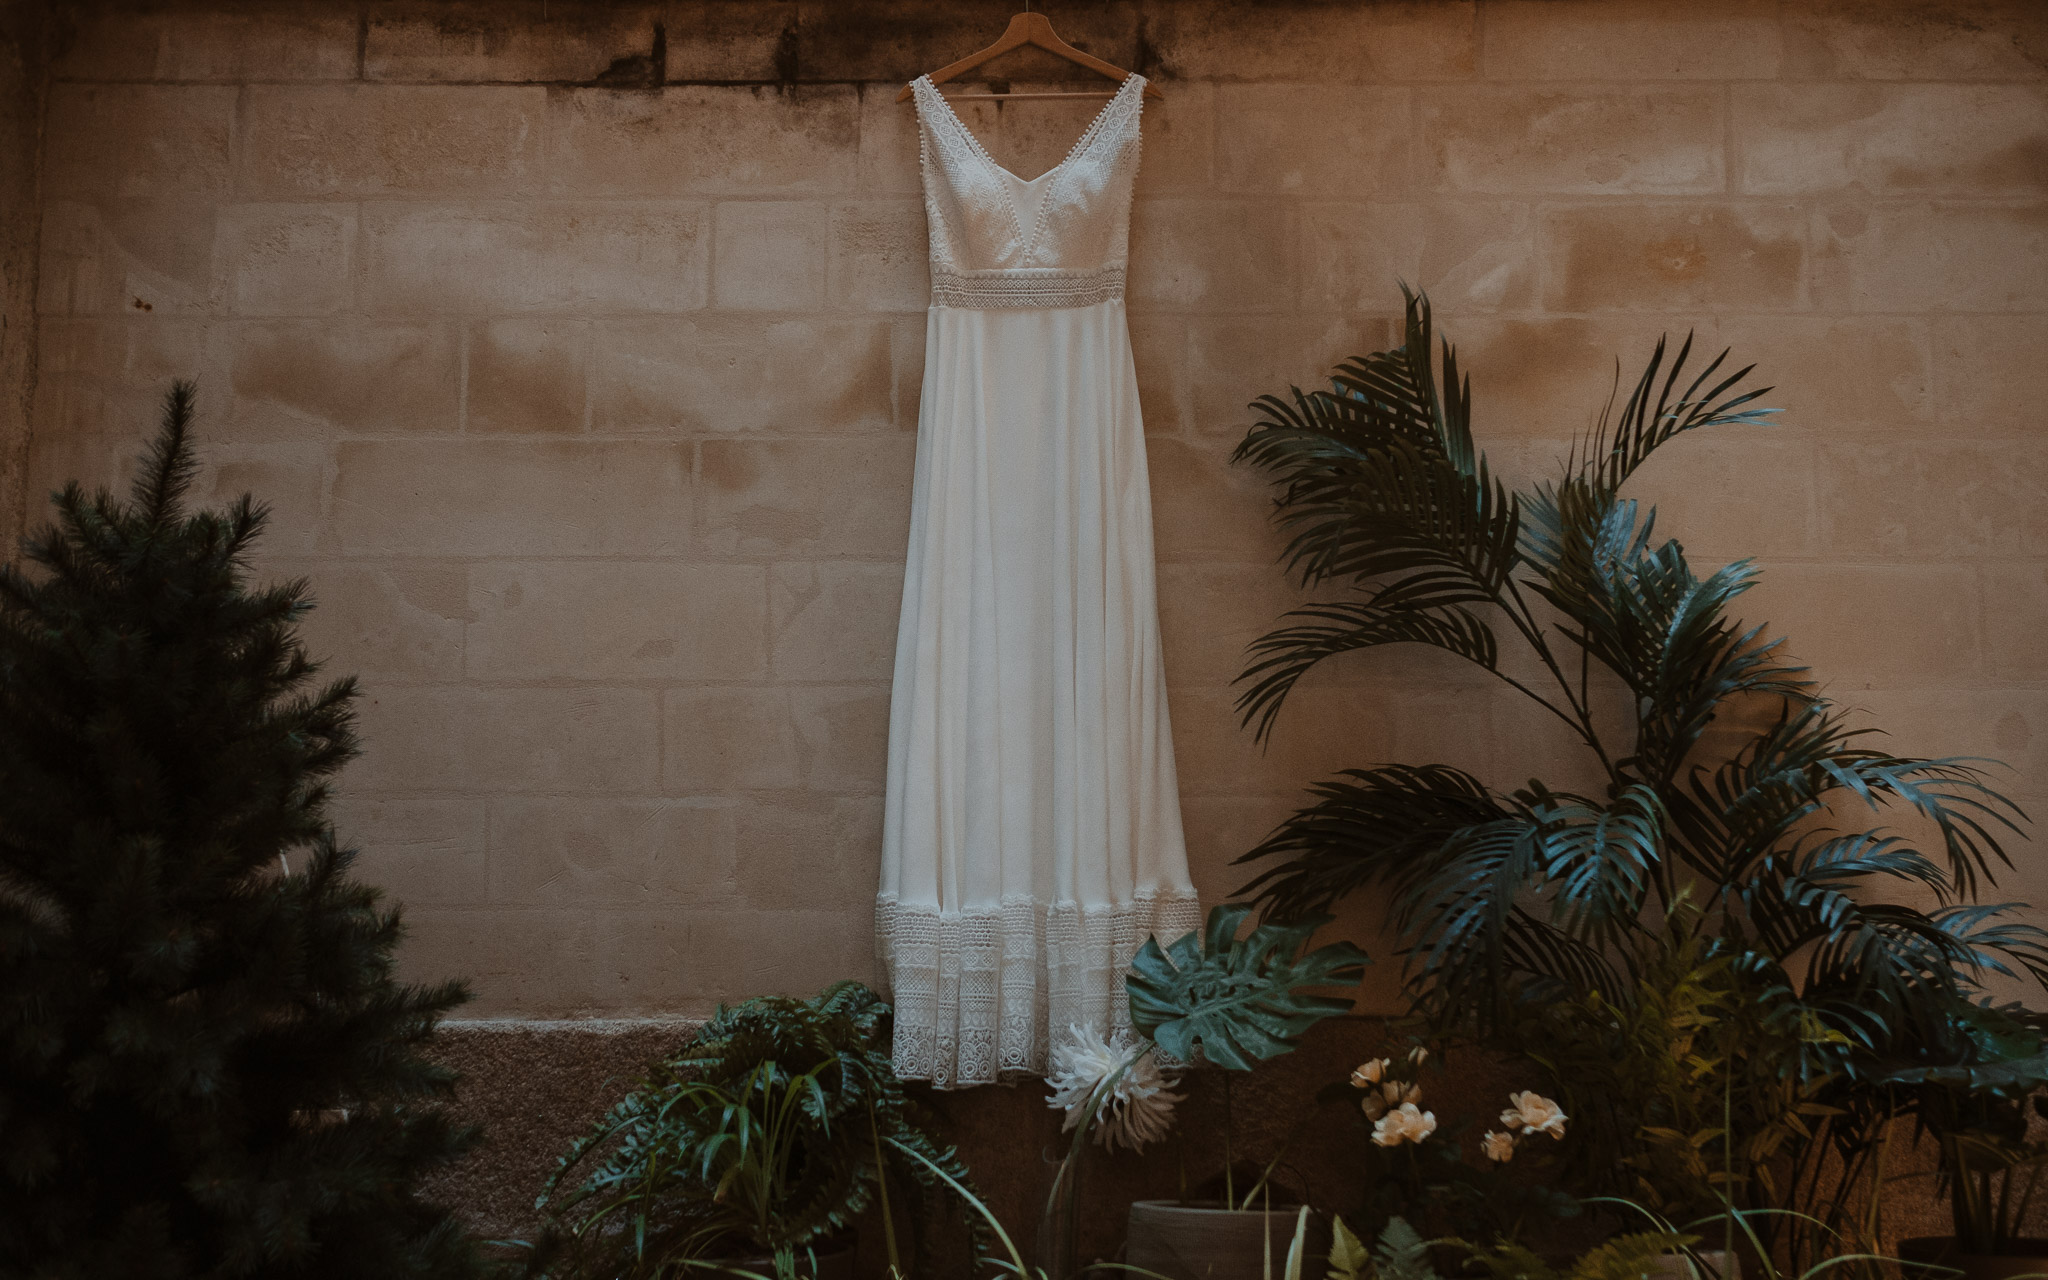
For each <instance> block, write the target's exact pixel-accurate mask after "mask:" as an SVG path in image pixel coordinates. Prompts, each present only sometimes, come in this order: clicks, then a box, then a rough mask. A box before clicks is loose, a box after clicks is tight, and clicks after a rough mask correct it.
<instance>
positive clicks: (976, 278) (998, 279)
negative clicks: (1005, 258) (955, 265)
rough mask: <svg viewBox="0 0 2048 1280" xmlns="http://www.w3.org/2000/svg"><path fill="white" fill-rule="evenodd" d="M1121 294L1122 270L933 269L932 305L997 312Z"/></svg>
mask: <svg viewBox="0 0 2048 1280" xmlns="http://www.w3.org/2000/svg"><path fill="white" fill-rule="evenodd" d="M1123 296H1124V269H1123V268H1122V267H1104V268H1102V269H1101V270H1099V271H1060V272H1052V271H1048V272H1044V273H1042V274H1037V275H1024V274H1021V273H1020V272H1018V271H1015V270H1006V271H1002V272H989V273H987V274H980V273H975V274H967V273H962V272H955V271H945V270H938V269H935V270H933V272H932V305H933V306H935V307H970V308H973V309H976V310H981V311H1000V310H1004V309H1007V308H1011V307H1092V306H1094V305H1095V304H1096V303H1098V302H1109V301H1111V300H1113V299H1117V298H1121V297H1123Z"/></svg>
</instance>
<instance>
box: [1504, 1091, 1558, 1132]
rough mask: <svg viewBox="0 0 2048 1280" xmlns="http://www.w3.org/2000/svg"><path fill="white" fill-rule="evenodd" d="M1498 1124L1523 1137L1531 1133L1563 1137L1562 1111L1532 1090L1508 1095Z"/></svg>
mask: <svg viewBox="0 0 2048 1280" xmlns="http://www.w3.org/2000/svg"><path fill="white" fill-rule="evenodd" d="M1500 1122H1501V1123H1502V1124H1504V1125H1506V1126H1507V1127H1508V1128H1510V1129H1513V1130H1517V1131H1519V1132H1520V1133H1522V1134H1524V1135H1525V1136H1526V1135H1528V1134H1531V1133H1547V1134H1549V1135H1550V1136H1551V1137H1553V1138H1562V1137H1563V1136H1564V1122H1565V1114H1564V1109H1563V1108H1562V1107H1559V1106H1558V1105H1557V1104H1556V1103H1555V1102H1553V1101H1551V1100H1550V1099H1549V1098H1546V1097H1544V1096H1543V1095H1542V1094H1540V1093H1537V1092H1536V1091H1535V1090H1533V1089H1524V1090H1522V1091H1521V1092H1520V1093H1511V1094H1509V1095H1508V1109H1507V1110H1506V1111H1503V1112H1501V1113H1500Z"/></svg>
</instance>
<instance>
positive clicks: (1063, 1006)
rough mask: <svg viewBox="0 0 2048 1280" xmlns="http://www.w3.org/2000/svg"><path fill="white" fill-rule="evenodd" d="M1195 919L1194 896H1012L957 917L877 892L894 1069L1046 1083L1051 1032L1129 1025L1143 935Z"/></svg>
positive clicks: (1164, 939) (911, 1075) (1164, 935)
mask: <svg viewBox="0 0 2048 1280" xmlns="http://www.w3.org/2000/svg"><path fill="white" fill-rule="evenodd" d="M1201 923H1202V912H1201V907H1200V904H1198V903H1197V902H1196V900H1195V898H1194V895H1192V894H1187V895H1180V894H1158V895H1154V896H1144V895H1140V896H1139V897H1138V898H1137V899H1136V900H1135V901H1133V902H1130V903H1127V904H1124V905H1120V906H1084V905H1082V904H1080V903H1075V902H1061V903H1042V902H1036V901H1033V900H1032V899H1030V898H1023V897H1017V898H1005V899H1004V900H1003V903H1002V906H1001V907H1000V908H990V909H981V910H967V911H957V912H947V911H940V910H938V909H937V908H934V907H926V906H919V905H914V904H899V903H898V902H896V901H895V900H894V899H892V898H890V897H889V896H887V895H883V896H881V897H879V898H877V899H876V902H875V947H876V951H877V954H878V955H880V957H881V960H882V965H883V968H884V971H885V972H887V973H888V974H889V977H890V982H891V986H892V988H893V991H892V994H891V1000H892V1001H893V1002H894V1004H895V1006H896V1073H897V1074H898V1075H900V1076H902V1077H903V1078H905V1079H906V1080H930V1081H932V1082H933V1083H934V1084H935V1085H937V1086H938V1087H939V1088H941V1089H956V1088H960V1087H962V1086H966V1085H975V1084H992V1083H994V1082H995V1081H997V1080H1000V1079H1002V1078H1004V1077H1006V1076H1012V1077H1014V1076H1026V1075H1030V1076H1043V1075H1044V1074H1045V1072H1046V1069H1047V1065H1048V1056H1049V1052H1050V1049H1051V1046H1050V1044H1049V1043H1048V1042H1047V1041H1048V1032H1049V1030H1050V1031H1051V1032H1053V1033H1058V1032H1064V1031H1065V1030H1066V1028H1067V1027H1068V1026H1069V1025H1070V1024H1072V1025H1079V1026H1093V1027H1095V1028H1097V1029H1098V1030H1101V1031H1102V1032H1103V1033H1104V1034H1112V1033H1114V1032H1115V1031H1117V1030H1119V1029H1123V1028H1127V1027H1129V1026H1130V1024H1131V1013H1130V1006H1129V1004H1128V1002H1127V1001H1126V1000H1125V998H1124V970H1125V969H1126V968H1127V967H1128V966H1129V965H1130V961H1131V957H1132V956H1134V955H1136V954H1137V951H1138V948H1139V947H1141V946H1143V945H1144V944H1145V939H1146V938H1147V937H1152V936H1157V937H1158V939H1159V941H1160V944H1161V945H1166V944H1168V943H1171V942H1173V941H1174V940H1176V939H1178V938H1179V937H1181V935H1183V934H1186V933H1188V932H1190V931H1192V930H1195V929H1199V928H1200V927H1201Z"/></svg>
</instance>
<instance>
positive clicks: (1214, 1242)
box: [1124, 1200, 1330, 1280]
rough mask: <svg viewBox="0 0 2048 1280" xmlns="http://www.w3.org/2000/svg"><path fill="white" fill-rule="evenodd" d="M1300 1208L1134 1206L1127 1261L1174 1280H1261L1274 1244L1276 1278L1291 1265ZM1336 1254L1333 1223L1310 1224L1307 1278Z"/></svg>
mask: <svg viewBox="0 0 2048 1280" xmlns="http://www.w3.org/2000/svg"><path fill="white" fill-rule="evenodd" d="M1299 1213H1300V1209H1299V1208H1298V1207H1297V1208H1288V1209H1264V1210H1261V1209H1225V1208H1222V1207H1220V1206H1219V1205H1218V1204H1217V1203H1216V1202H1215V1201H1208V1202H1206V1203H1205V1202H1203V1201H1199V1200H1197V1201H1191V1202H1189V1203H1187V1204H1182V1203H1180V1202H1179V1201H1178V1200H1140V1201H1138V1202H1136V1203H1135V1204H1133V1205H1132V1206H1131V1227H1130V1242H1129V1244H1128V1245H1127V1246H1126V1247H1125V1250H1124V1261H1125V1262H1126V1263H1128V1264H1130V1265H1131V1266H1133V1267H1143V1268H1144V1269H1145V1270H1147V1271H1156V1272H1158V1273H1159V1274H1160V1275H1163V1276H1168V1277H1171V1280H1260V1277H1262V1276H1264V1275H1265V1274H1266V1257H1267V1254H1266V1248H1267V1242H1268V1240H1270V1241H1271V1243H1272V1251H1273V1252H1272V1258H1273V1274H1274V1275H1276V1276H1277V1275H1279V1274H1280V1270H1281V1268H1282V1267H1284V1266H1286V1264H1287V1247H1288V1245H1290V1244H1292V1243H1293V1241H1294V1221H1295V1218H1296V1216H1297V1215H1298V1214H1299ZM1329 1255H1330V1223H1329V1220H1328V1219H1326V1218H1324V1217H1323V1216H1322V1215H1321V1214H1316V1213H1311V1214H1310V1215H1309V1220H1308V1241H1307V1253H1306V1254H1305V1256H1304V1258H1303V1265H1302V1268H1301V1271H1302V1274H1303V1275H1305V1276H1308V1275H1321V1274H1322V1273H1323V1271H1324V1270H1326V1269H1327V1267H1326V1264H1325V1262H1324V1259H1325V1258H1327V1257H1329Z"/></svg>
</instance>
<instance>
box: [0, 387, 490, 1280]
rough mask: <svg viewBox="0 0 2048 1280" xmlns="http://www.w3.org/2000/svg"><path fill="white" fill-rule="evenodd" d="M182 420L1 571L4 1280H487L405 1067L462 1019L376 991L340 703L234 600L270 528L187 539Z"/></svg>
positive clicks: (443, 1072) (426, 996)
mask: <svg viewBox="0 0 2048 1280" xmlns="http://www.w3.org/2000/svg"><path fill="white" fill-rule="evenodd" d="M191 419H192V388H191V386H190V385H189V384H184V383H180V384H178V385H177V386H175V387H174V388H173V389H172V391H171V392H170V394H169V396H168V397H167V398H166V401H165V407H164V418H163V426H162V430H161V433H160V434H159V435H158V437H157V439H156V442H155V444H154V446H153V448H152V450H151V452H150V453H149V454H148V456H147V457H146V459H145V460H144V466H143V470H142V474H141V477H140V478H139V479H138V480H137V481H136V483H135V486H134V490H133V496H132V497H131V498H130V500H129V501H128V502H126V503H122V502H118V501H117V500H115V499H114V498H113V497H112V496H111V495H109V494H108V493H107V492H105V491H104V490H102V491H100V492H99V493H97V494H93V495H88V494H86V493H85V492H84V491H82V490H81V489H80V488H79V487H78V486H77V485H76V484H73V485H70V486H68V487H67V488H66V489H65V490H64V491H63V492H62V493H61V494H60V495H58V496H57V498H56V505H57V510H58V513H59V522H58V523H57V524H55V525H52V526H49V527H47V528H45V529H44V530H42V531H41V532H40V533H39V534H37V535H36V536H35V537H33V538H31V539H30V540H29V541H28V543H27V544H26V554H27V559H28V560H29V561H30V562H31V563H32V564H33V565H34V566H35V567H34V568H32V569H29V570H27V571H24V570H23V569H22V568H20V567H16V566H4V567H0V1277H5V1278H7V1280H14V1278H16V1277H21V1278H24V1280H25V1278H27V1277H35V1278H36V1280H60V1278H61V1280H100V1278H101V1277H107V1278H109V1280H111V1278H113V1277H120V1278H121V1280H158V1278H161V1280H177V1278H182V1277H201V1276H203V1277H209V1278H214V1277H219V1278H225V1277H259V1278H262V1280H272V1278H277V1280H282V1278H284V1277H293V1278H294V1280H327V1278H330V1277H331V1278H334V1280H341V1278H342V1277H347V1278H348V1280H372V1278H374V1280H400V1278H401V1277H414V1276H420V1277H424V1276H429V1275H431V1276H434V1277H437V1278H441V1280H456V1278H460V1277H468V1276H474V1275H478V1274H481V1273H482V1272H483V1271H484V1270H485V1268H486V1263H485V1262H484V1261H483V1260H482V1258H481V1255H480V1253H479V1251H478V1249H477V1248H476V1246H475V1244H474V1243H473V1241H472V1240H471V1239H470V1237H469V1236H468V1235H467V1233H465V1232H464V1231H463V1230H462V1229H461V1227H460V1226H459V1224H458V1223H457V1222H456V1221H455V1220H454V1218H453V1217H452V1216H451V1215H450V1214H449V1213H448V1211H446V1210H445V1209H442V1208H439V1207H437V1206H434V1205H432V1204H429V1203H427V1202H425V1201H423V1200H421V1199H420V1198H419V1196H418V1194H417V1193H416V1191H415V1189H414V1183H415V1180H416V1179H417V1177H418V1176H419V1175H420V1174H421V1173H422V1172H423V1171H425V1170H427V1169H429V1168H432V1167H434V1166H437V1165H442V1164H445V1163H447V1162H448V1161H450V1160H452V1159H454V1158H455V1157H457V1156H458V1155H460V1154H461V1153H462V1152H463V1151H464V1150H465V1149H467V1148H468V1147H469V1146H470V1145H471V1144H472V1142H473V1141H474V1137H475V1135H474V1134H473V1133H472V1132H471V1131H468V1130H466V1129H462V1128H459V1127H457V1126H456V1125H454V1124H453V1123H452V1122H451V1121H450V1120H449V1119H448V1118H447V1116H446V1115H445V1113H444V1112H443V1111H442V1110H441V1109H440V1107H439V1105H438V1104H439V1102H440V1101H441V1100H442V1099H445V1098H446V1097H447V1096H448V1095H449V1093H450V1091H451V1089H452V1087H453V1084H454V1075H453V1073H452V1072H450V1071H448V1070H447V1069H445V1068H442V1067H439V1066H436V1065H434V1064H432V1063H430V1062H428V1061H427V1060H426V1059H424V1058H423V1057H422V1056H421V1054H420V1050H421V1048H422V1046H423V1045H424V1044H425V1043H426V1042H427V1041H428V1039H429V1038H430V1037H431V1036H432V1034H433V1032H434V1028H435V1025H436V1023H437V1021H438V1020H439V1018H440V1016H441V1015H442V1014H443V1013H445V1012H446V1011H447V1010H449V1009H451V1008H453V1007H454V1006H456V1005H457V1004H459V1003H461V1002H462V1001H463V1000H465V999H467V998H468V996H467V993H466V992H465V991H464V989H463V988H462V986H461V985H460V984H457V983H449V984H446V985H442V986H436V987H430V988H421V987H413V986H406V985H402V984H400V983H398V982H396V981H394V980H393V977H392V952H393V948H394V947H395V946H396V944H397V942H398V939H399V933H400V926H399V916H398V912H397V911H396V910H385V909H380V908H379V906H378V895H377V892H376V891H375V890H374V889H371V888H369V887H368V886H365V885H363V884H361V883H360V882H357V881H354V880H351V879H349V878H348V869H349V864H350V863H351V861H353V859H354V852H353V851H352V850H350V849H346V848H342V847H340V846H338V845H337V844H336V842H335V833H334V829H333V827H332V825H331V824H330V822H329V820H328V816H327V802H328V786H327V780H328V779H330V778H331V777H332V776H333V775H334V773H335V771H336V770H338V769H339V768H340V767H341V766H342V764H343V763H344V762H346V761H347V760H348V759H349V758H350V757H351V756H352V755H353V754H354V752H355V739H354V735H353V733H352V731H351V712H350V709H349V708H350V702H351V700H352V699H353V697H354V695H355V686H354V683H353V682H352V681H349V680H341V681H337V682H335V683H333V684H330V685H328V686H326V687H325V688H324V689H318V690H317V691H316V690H315V689H313V688H312V687H311V686H310V684H309V682H310V681H311V679H312V677H313V675H314V673H315V665H314V664H313V663H312V662H311V661H309V660H308V659H307V657H306V653H305V650H304V649H303V648H302V647H301V646H300V644H299V642H298V639H297V637H296V634H295V627H296V624H297V623H298V621H299V620H300V618H302V617H303V616H304V615H305V613H306V611H307V610H308V609H309V608H310V607H311V603H310V600H309V598H308V594H307V587H306V584H305V583H304V582H291V583H287V584H285V585H282V586H275V587H270V588H266V589H261V590H252V589H251V588H250V587H249V586H248V585H247V581H246V580H247V574H248V570H247V562H246V561H247V556H248V554H249V551H250V548H251V546H252V545H253V544H254V542H255V540H256V538H257V535H258V533H259V532H260V531H261V530H262V528H263V525H264V521H265V517H266V512H265V511H264V509H263V508H262V507H260V506H257V505H254V504H253V503H252V502H251V501H250V499H249V498H247V497H246V496H245V497H243V498H242V499H241V500H240V501H238V502H236V503H235V504H233V505H232V506H230V507H228V508H227V509H225V510H222V511H205V512H200V513H198V514H192V515H188V514H186V512H185V510H184V498H185V495H186V491H187V490H188V488H189V487H190V485H191V482H192V478H193V475H194V473H195V470H196V464H195V462H194V460H193V456H192V447H191V443H190V440H189V438H188V432H189V428H190V423H191Z"/></svg>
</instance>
